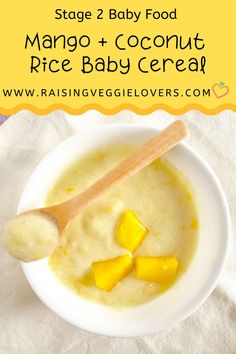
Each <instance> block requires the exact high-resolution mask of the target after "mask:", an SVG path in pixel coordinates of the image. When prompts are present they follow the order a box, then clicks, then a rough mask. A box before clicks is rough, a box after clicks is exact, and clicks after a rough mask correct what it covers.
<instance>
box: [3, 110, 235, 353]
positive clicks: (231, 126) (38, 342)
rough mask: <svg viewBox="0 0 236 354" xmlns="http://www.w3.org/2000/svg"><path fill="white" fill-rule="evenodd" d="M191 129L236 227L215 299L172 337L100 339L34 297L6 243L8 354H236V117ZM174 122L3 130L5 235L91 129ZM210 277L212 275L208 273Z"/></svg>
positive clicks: (72, 122)
mask: <svg viewBox="0 0 236 354" xmlns="http://www.w3.org/2000/svg"><path fill="white" fill-rule="evenodd" d="M180 118H181V119H184V120H185V121H186V122H187V124H188V126H189V129H190V132H191V134H190V138H189V143H190V144H191V145H192V146H193V147H194V148H195V149H196V150H197V151H198V152H200V153H201V154H202V156H203V157H205V159H206V160H207V161H208V162H209V163H210V165H211V166H212V167H213V169H214V170H215V172H216V174H217V175H218V177H219V179H220V180H221V182H222V184H223V187H224V190H225V193H226V195H227V198H228V201H229V204H230V208H231V214H232V222H233V240H232V243H231V252H230V258H229V259H228V262H227V266H226V268H225V269H224V272H223V274H222V276H221V279H220V282H219V284H218V286H217V288H216V289H215V291H214V292H213V293H212V295H211V296H210V297H209V298H208V300H207V301H206V302H205V303H204V304H203V305H202V306H201V307H200V309H198V311H196V312H195V313H194V314H193V315H192V316H190V317H189V318H188V319H187V320H185V321H184V322H182V323H180V324H179V325H177V326H176V327H175V328H173V329H170V330H169V331H167V332H164V333H161V334H156V335H152V336H147V337H144V338H139V339H117V338H106V337H99V336H95V335H92V334H88V333H85V332H83V331H80V330H79V329H77V328H75V327H73V326H71V325H70V324H67V323H66V322H64V321H63V320H61V319H60V318H58V317H57V316H56V315H54V314H53V313H52V312H51V311H50V310H49V309H47V308H46V307H45V306H44V305H43V304H42V303H41V302H40V300H39V299H38V298H37V297H36V295H35V294H34V293H33V292H32V290H31V288H30V286H29V285H28V283H27V281H26V279H25V278H24V275H23V273H22V271H21V267H20V265H19V263H18V262H17V261H14V260H13V259H11V258H10V256H8V254H7V253H6V252H5V250H4V249H3V246H2V242H1V238H0V353H1V354H8V353H16V354H48V353H49V354H54V353H55V354H60V353H67V354H110V353H112V354H126V353H127V354H136V353H140V354H149V353H150V354H151V353H158V354H159V353H160V354H162V353H163V354H175V353H181V354H182V353H183V354H236V277H235V276H236V240H235V219H236V114H235V113H232V112H229V111H225V112H223V113H222V114H220V115H218V116H216V117H207V116H204V115H202V114H200V113H198V112H194V111H192V112H189V113H188V114H186V115H184V116H182V117H180ZM172 120H173V117H172V116H170V115H169V114H167V113H165V112H161V111H160V112H156V113H153V114H151V115H149V116H145V117H139V116H136V115H135V114H134V113H131V112H129V111H124V112H122V113H120V114H118V115H116V116H112V117H105V116H102V115H101V114H99V113H98V112H94V111H91V112H88V113H86V114H84V115H82V116H80V117H73V116H69V115H66V114H65V113H63V112H59V111H58V112H54V113H52V114H51V115H49V116H43V117H36V116H34V115H33V114H32V113H29V112H26V111H22V112H20V113H18V114H17V115H15V116H12V117H11V118H10V119H9V120H8V121H7V122H6V123H4V124H3V125H2V126H1V127H0V201H1V206H0V233H1V234H2V228H3V225H4V223H5V222H6V221H7V219H8V218H10V217H12V216H13V215H14V214H15V212H16V208H17V205H18V201H19V198H20V195H21V192H22V189H23V187H24V185H25V183H26V181H27V179H28V177H29V176H30V174H31V172H32V171H33V169H34V168H35V166H36V165H37V164H38V162H39V161H40V160H41V159H42V158H43V157H44V156H45V154H46V153H47V152H48V151H49V150H51V148H53V147H54V146H55V145H57V144H58V143H60V142H61V141H63V140H64V139H66V138H67V137H69V136H71V135H72V134H74V133H75V132H76V131H78V130H81V129H84V128H85V127H87V126H88V125H96V124H115V123H117V122H121V121H122V122H133V123H134V124H144V125H146V124H148V125H155V124H156V122H157V121H158V122H159V123H160V122H161V124H163V126H164V125H166V124H167V123H169V122H171V121H172ZM201 271H202V272H203V273H204V269H203V270H201Z"/></svg>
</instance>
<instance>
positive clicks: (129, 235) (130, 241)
mask: <svg viewBox="0 0 236 354" xmlns="http://www.w3.org/2000/svg"><path fill="white" fill-rule="evenodd" d="M147 233H148V230H147V229H146V228H145V227H144V225H143V224H142V223H141V221H139V220H138V218H137V217H136V215H135V214H134V213H133V212H132V211H131V210H127V211H126V212H125V213H124V215H123V217H122V220H121V222H120V224H119V227H118V229H117V240H118V242H119V244H120V245H121V246H122V247H124V248H126V249H128V250H129V251H130V252H134V251H135V250H136V249H137V248H138V247H139V246H140V244H141V243H142V241H143V239H144V237H145V236H146V235H147Z"/></svg>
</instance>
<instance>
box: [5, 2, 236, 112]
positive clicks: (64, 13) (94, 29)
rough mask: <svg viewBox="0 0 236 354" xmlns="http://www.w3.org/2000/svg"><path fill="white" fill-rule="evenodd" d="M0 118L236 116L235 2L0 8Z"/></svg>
mask: <svg viewBox="0 0 236 354" xmlns="http://www.w3.org/2000/svg"><path fill="white" fill-rule="evenodd" d="M0 10H1V11H0V23H1V31H0V44H1V57H0V63H1V64H0V112H1V113H5V114H12V113H14V112H16V111H18V110H20V109H23V108H25V109H31V110H32V111H34V112H36V113H39V114H44V113H48V112H50V111H51V110H54V109H64V110H66V111H67V112H69V113H72V114H76V113H82V112H84V111H86V110H88V109H92V108H94V109H98V110H100V111H101V112H104V113H107V114H112V113H115V112H117V111H119V110H121V109H124V108H128V109H132V110H133V111H135V112H138V113H140V114H146V113H150V112H152V111H154V110H156V109H165V110H167V111H169V112H171V113H173V114H181V113H184V112H186V111H187V110H190V109H199V110H200V111H202V112H204V113H207V114H214V113H217V112H220V111H221V110H224V109H232V110H236V102H235V98H236V75H235V63H236V50H235V40H234V34H235V31H236V30H235V14H236V2H235V0H228V1H214V2H213V1H206V0H198V1H197V2H196V1H195V2H193V1H189V0H180V1H164V0H162V1H161V0H160V1H153V0H148V1H143V0H139V1H137V0H136V1H133V0H130V1H127V0H126V1H123V0H120V1H118V2H117V1H116V2H115V1H105V0H99V1H96V0H93V1H91V0H90V1H88V0H86V1H85V0H83V1H76V2H75V1H72V0H66V1H65V0H57V1H48V0H41V1H39V2H34V1H32V0H21V1H2V2H1V5H0Z"/></svg>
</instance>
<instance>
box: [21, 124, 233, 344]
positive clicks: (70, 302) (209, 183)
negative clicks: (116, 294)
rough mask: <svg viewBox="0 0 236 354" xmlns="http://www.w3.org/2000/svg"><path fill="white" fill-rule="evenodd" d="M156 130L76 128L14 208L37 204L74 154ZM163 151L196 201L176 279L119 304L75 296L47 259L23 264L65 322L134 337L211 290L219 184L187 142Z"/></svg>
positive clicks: (218, 251) (177, 316)
mask: <svg viewBox="0 0 236 354" xmlns="http://www.w3.org/2000/svg"><path fill="white" fill-rule="evenodd" d="M157 131H158V130H157V129H155V128H150V127H144V126H137V125H129V124H122V125H119V124H116V125H105V126H102V127H95V128H92V129H88V130H87V131H83V132H82V133H79V134H76V135H74V136H72V137H71V138H69V139H67V140H66V141H64V142H63V143H62V144H60V145H59V146H57V147H56V148H55V149H54V150H52V151H51V152H50V153H49V154H48V155H47V156H46V157H45V158H44V159H43V161H42V162H41V163H40V164H39V165H38V167H37V168H36V169H35V171H34V173H33V174H32V176H31V177H30V179H29V180H28V183H27V185H26V187H25V189H24V192H23V194H22V197H21V201H20V205H19V208H18V213H21V212H23V211H26V210H28V209H32V208H37V207H41V206H43V205H44V200H45V197H46V195H47V192H48V190H49V188H50V187H51V186H52V185H53V183H54V182H55V181H56V180H57V178H58V176H59V175H60V173H61V172H62V171H63V170H64V169H65V168H66V167H67V166H68V165H70V164H71V162H72V161H73V160H76V159H78V157H80V156H83V155H84V154H86V153H87V152H89V151H91V150H95V149H97V148H99V147H101V146H103V147H104V146H107V145H109V144H116V143H124V144H127V143H128V144H136V145H137V144H142V143H144V142H145V141H147V140H148V139H150V138H151V137H152V136H153V135H154V134H156V132H157ZM166 157H167V158H168V159H169V160H170V161H171V162H172V163H173V164H174V165H175V166H176V167H177V168H178V169H179V170H180V171H182V172H183V173H184V174H185V175H186V176H187V178H188V179H189V180H190V181H191V183H192V185H193V187H194V189H195V193H196V201H197V205H198V211H199V218H200V235H199V242H198V247H197V251H196V254H195V256H194V258H193V260H192V262H191V265H190V266H189V268H188V270H187V272H186V273H185V274H184V275H183V276H182V277H181V278H180V279H179V280H178V282H177V283H176V284H175V285H174V286H173V287H172V288H170V289H169V290H168V291H167V292H165V293H163V294H162V295H161V296H159V297H157V298H156V299H154V300H152V301H151V302H149V303H147V304H145V305H141V306H137V307H132V308H126V309H122V310H118V309H115V308H112V307H109V306H105V305H101V304H97V303H93V302H90V301H87V300H86V299H84V298H82V297H79V296H77V295H76V294H74V293H73V292H72V291H70V290H69V289H67V288H66V287H64V285H63V284H62V283H61V282H60V281H59V280H58V279H57V278H56V277H55V276H54V274H53V273H52V271H51V270H50V268H49V267H48V264H47V260H42V261H37V262H33V263H29V264H23V263H22V267H23V270H24V273H25V275H26V278H27V279H28V281H29V283H30V285H31V287H32V288H33V290H34V291H35V293H36V294H37V295H38V297H39V298H40V299H41V300H42V301H43V302H44V303H45V304H46V305H47V306H48V307H49V308H50V309H51V310H52V311H54V312H55V313H56V314H57V315H59V316H60V317H62V318H63V319H64V320H66V321H68V322H69V323H71V324H73V325H75V326H77V327H79V328H81V329H84V330H86V331H89V332H93V333H96V334H101V335H108V336H115V337H135V336H143V335H147V334H151V333H156V332H158V331H161V330H165V329H169V328H171V327H173V326H174V325H175V324H177V323H178V322H180V321H181V320H183V319H185V318H186V317H187V316H189V315H190V314H191V313H192V312H193V311H195V310H196V309H197V308H198V307H199V306H200V305H201V304H202V303H203V301H205V300H206V298H207V297H208V296H209V295H210V293H211V292H212V290H213V289H214V287H215V286H216V283H217V280H218V278H219V276H220V273H221V270H222V268H223V266H224V264H225V261H226V256H227V251H228V247H229V237H230V214H229V209H228V205H227V201H226V198H225V196H224V193H223V190H222V187H221V186H220V183H219V181H218V180H217V178H216V176H215V175H214V173H213V172H212V170H211V169H210V167H209V166H208V165H207V164H206V162H205V161H204V160H203V159H202V158H201V157H200V156H199V155H198V154H197V153H196V152H194V151H193V150H192V149H191V148H190V147H188V146H187V145H186V144H180V145H179V146H178V147H176V148H174V149H173V150H171V151H170V152H169V153H167V154H166Z"/></svg>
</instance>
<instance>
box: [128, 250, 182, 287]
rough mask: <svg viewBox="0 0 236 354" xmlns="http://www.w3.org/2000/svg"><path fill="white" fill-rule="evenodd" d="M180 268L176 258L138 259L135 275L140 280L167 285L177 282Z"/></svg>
mask: <svg viewBox="0 0 236 354" xmlns="http://www.w3.org/2000/svg"><path fill="white" fill-rule="evenodd" d="M178 266H179V262H178V261H177V259H176V258H175V257H174V256H164V257H136V260H135V275H136V277H137V278H138V279H142V280H147V281H150V282H157V283H159V284H161V285H167V284H169V283H171V282H173V281H174V280H175V277H176V273H177V269H178Z"/></svg>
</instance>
